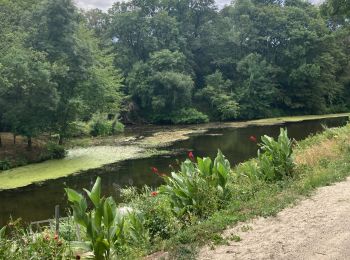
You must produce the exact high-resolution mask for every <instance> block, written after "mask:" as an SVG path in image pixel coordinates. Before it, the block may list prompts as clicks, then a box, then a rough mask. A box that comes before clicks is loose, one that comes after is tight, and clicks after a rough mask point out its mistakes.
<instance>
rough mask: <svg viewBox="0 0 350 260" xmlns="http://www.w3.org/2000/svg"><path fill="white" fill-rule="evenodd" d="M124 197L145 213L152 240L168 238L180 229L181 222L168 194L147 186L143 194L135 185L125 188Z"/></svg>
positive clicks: (146, 225) (133, 206)
mask: <svg viewBox="0 0 350 260" xmlns="http://www.w3.org/2000/svg"><path fill="white" fill-rule="evenodd" d="M122 197H123V199H124V201H125V202H128V203H129V205H131V207H132V208H135V209H136V210H137V211H140V212H142V213H143V215H144V219H145V227H146V228H147V229H148V231H149V235H150V239H151V241H156V240H159V239H168V238H170V237H171V236H172V235H174V234H175V233H176V232H177V231H178V230H179V228H180V224H179V223H178V221H177V219H176V217H175V216H174V214H173V212H172V210H171V205H170V201H169V199H168V198H167V197H166V196H163V195H160V194H158V192H156V191H152V190H151V189H150V188H149V187H147V186H146V187H144V188H143V190H142V193H141V194H138V192H137V191H136V189H135V188H133V187H130V188H127V189H123V190H122Z"/></svg>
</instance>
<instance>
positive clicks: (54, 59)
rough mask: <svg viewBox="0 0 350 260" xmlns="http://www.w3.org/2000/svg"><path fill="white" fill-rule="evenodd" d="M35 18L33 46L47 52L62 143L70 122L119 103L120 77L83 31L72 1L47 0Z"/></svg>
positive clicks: (58, 129) (67, 132)
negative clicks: (55, 91) (54, 85)
mask: <svg viewBox="0 0 350 260" xmlns="http://www.w3.org/2000/svg"><path fill="white" fill-rule="evenodd" d="M35 17H37V32H36V35H35V37H34V39H33V46H34V48H36V49H38V50H40V51H43V52H46V53H47V57H48V60H49V61H50V62H51V63H52V64H53V65H54V66H53V81H54V82H55V83H56V86H57V91H58V94H59V97H60V99H59V103H58V106H57V110H56V113H55V117H54V119H55V121H54V122H55V125H54V128H55V129H56V130H57V131H58V133H59V134H60V143H62V141H63V138H64V137H67V136H68V135H69V126H70V123H71V122H73V121H75V120H78V119H81V118H85V119H86V118H89V116H91V113H92V111H95V112H96V111H98V110H104V109H105V108H106V107H107V105H106V104H105V102H104V101H108V102H107V103H108V104H109V103H114V102H117V101H118V100H116V98H118V89H119V86H120V84H119V83H120V80H119V75H118V73H117V72H116V71H115V70H113V69H112V67H111V59H110V58H108V56H106V57H103V54H102V53H101V51H100V50H99V46H98V43H97V41H96V40H94V39H93V36H92V34H91V33H90V32H89V31H88V30H86V29H85V28H84V26H83V25H84V24H83V23H82V20H81V19H80V16H79V14H78V12H77V9H76V7H75V6H74V4H73V2H72V1H71V0H48V1H47V2H45V3H44V5H43V6H42V8H41V10H40V11H39V14H38V15H37V16H35ZM102 101H103V102H102ZM100 112H102V111H100Z"/></svg>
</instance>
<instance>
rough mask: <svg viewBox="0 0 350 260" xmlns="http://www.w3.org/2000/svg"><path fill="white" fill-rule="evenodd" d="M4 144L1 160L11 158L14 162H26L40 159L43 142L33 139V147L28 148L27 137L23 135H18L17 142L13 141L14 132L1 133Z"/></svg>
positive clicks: (1, 148)
mask: <svg viewBox="0 0 350 260" xmlns="http://www.w3.org/2000/svg"><path fill="white" fill-rule="evenodd" d="M0 135H1V142H2V146H1V147H0V161H1V160H9V161H11V162H12V163H13V164H18V163H19V164H25V163H28V162H36V161H38V160H39V157H40V154H41V151H42V147H43V142H42V141H40V140H37V139H33V144H32V149H31V150H28V149H27V139H26V138H24V137H22V136H17V137H16V144H14V143H13V134H11V133H0Z"/></svg>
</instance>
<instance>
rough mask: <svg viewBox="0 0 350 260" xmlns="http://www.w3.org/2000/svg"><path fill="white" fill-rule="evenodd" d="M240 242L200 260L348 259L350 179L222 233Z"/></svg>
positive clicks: (202, 254)
mask: <svg viewBox="0 0 350 260" xmlns="http://www.w3.org/2000/svg"><path fill="white" fill-rule="evenodd" d="M232 235H238V236H239V237H240V238H241V239H242V240H241V241H240V242H234V241H230V243H229V245H223V246H217V247H215V249H214V250H211V249H210V248H209V247H205V248H203V249H202V250H201V251H200V254H199V259H203V260H204V259H225V260H228V259H254V260H255V259H293V260H294V259H332V260H333V259H350V178H348V179H347V180H346V181H344V182H340V183H337V184H335V185H332V186H327V187H322V188H319V189H318V190H317V191H316V192H315V194H314V195H313V196H311V197H310V198H308V199H306V200H303V201H301V202H300V203H298V204H297V205H296V206H295V207H292V208H287V209H285V210H283V211H281V212H280V213H278V214H277V216H276V217H269V218H258V219H254V220H252V221H251V222H247V223H242V224H239V225H237V226H235V227H234V228H232V229H228V230H226V231H225V232H224V234H223V236H226V237H229V236H232Z"/></svg>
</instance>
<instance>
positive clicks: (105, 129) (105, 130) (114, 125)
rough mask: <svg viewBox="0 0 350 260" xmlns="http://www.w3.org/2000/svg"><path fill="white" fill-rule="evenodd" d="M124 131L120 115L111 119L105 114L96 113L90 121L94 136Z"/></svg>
mask: <svg viewBox="0 0 350 260" xmlns="http://www.w3.org/2000/svg"><path fill="white" fill-rule="evenodd" d="M121 132H124V125H123V124H122V123H121V122H119V120H118V116H115V118H114V119H113V120H109V119H108V116H107V115H105V114H100V113H98V114H95V115H94V116H93V117H92V119H91V121H90V134H91V135H92V136H108V135H112V134H117V133H121Z"/></svg>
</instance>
